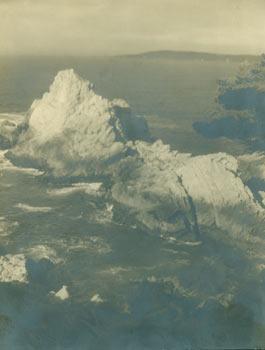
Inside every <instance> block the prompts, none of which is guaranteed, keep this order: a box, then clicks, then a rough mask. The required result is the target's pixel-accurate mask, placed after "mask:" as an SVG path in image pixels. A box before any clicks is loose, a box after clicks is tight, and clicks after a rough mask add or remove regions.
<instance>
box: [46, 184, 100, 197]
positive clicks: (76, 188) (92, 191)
mask: <svg viewBox="0 0 265 350" xmlns="http://www.w3.org/2000/svg"><path fill="white" fill-rule="evenodd" d="M102 189H103V184H102V183H101V182H94V183H85V182H80V183H75V184H72V185H71V186H70V187H63V188H56V189H52V190H48V191H47V193H48V194H49V195H51V196H67V195H71V194H73V193H79V192H84V193H86V194H88V195H92V196H98V195H100V194H101V193H102Z"/></svg>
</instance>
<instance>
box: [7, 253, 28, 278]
mask: <svg viewBox="0 0 265 350" xmlns="http://www.w3.org/2000/svg"><path fill="white" fill-rule="evenodd" d="M0 282H20V283H26V282H27V270H26V258H25V256H24V255H23V254H17V255H11V254H7V255H4V256H0Z"/></svg>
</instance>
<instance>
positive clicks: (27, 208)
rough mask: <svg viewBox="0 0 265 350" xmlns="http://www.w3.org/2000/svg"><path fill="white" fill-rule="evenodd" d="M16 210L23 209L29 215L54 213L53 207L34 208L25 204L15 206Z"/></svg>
mask: <svg viewBox="0 0 265 350" xmlns="http://www.w3.org/2000/svg"><path fill="white" fill-rule="evenodd" d="M15 208H18V209H21V210H23V211H25V212H28V213H48V212H50V211H52V208H51V207H33V206H31V205H28V204H25V203H18V204H16V205H15Z"/></svg>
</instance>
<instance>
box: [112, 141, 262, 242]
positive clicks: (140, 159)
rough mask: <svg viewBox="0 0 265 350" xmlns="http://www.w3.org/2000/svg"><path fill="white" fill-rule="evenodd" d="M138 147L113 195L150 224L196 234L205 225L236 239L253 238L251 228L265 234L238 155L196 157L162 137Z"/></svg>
mask: <svg viewBox="0 0 265 350" xmlns="http://www.w3.org/2000/svg"><path fill="white" fill-rule="evenodd" d="M134 147H135V150H136V152H137V156H133V157H128V158H127V159H125V160H123V161H121V163H120V165H119V171H118V172H117V173H116V174H117V175H116V184H115V185H114V186H113V188H112V195H113V197H114V198H115V199H116V200H117V201H119V202H121V203H123V204H124V205H127V206H128V207H130V208H132V209H133V211H134V212H136V216H137V218H138V220H139V221H141V222H142V223H144V224H145V225H146V226H147V227H149V228H150V229H152V230H158V231H160V232H161V231H166V232H176V231H179V230H188V231H192V232H194V233H195V235H196V236H197V237H199V236H200V231H201V228H203V227H206V226H207V227H217V228H219V229H222V230H225V231H229V232H231V233H232V234H233V235H234V237H235V238H237V239H241V238H242V239H243V240H245V239H251V238H250V237H249V235H250V234H251V233H252V234H253V235H254V236H259V237H260V236H262V234H263V227H264V226H263V225H264V223H265V211H264V209H263V207H262V206H261V205H260V204H259V203H258V202H257V201H256V199H255V197H254V195H253V193H252V192H251V191H250V189H249V187H248V186H246V185H245V184H244V183H243V181H242V180H241V178H240V176H239V175H240V174H239V164H238V161H237V160H236V159H235V158H234V157H232V156H229V155H227V154H224V153H219V154H211V155H206V156H197V157H192V156H191V155H189V154H181V153H178V152H176V151H174V152H173V151H170V149H169V147H168V146H165V145H163V144H162V143H161V142H159V141H158V142H156V143H154V144H151V145H150V144H147V143H144V142H136V143H135V146H134ZM118 179H119V180H118ZM254 236H253V237H252V238H253V240H255V238H254Z"/></svg>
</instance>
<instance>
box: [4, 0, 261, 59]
mask: <svg viewBox="0 0 265 350" xmlns="http://www.w3.org/2000/svg"><path fill="white" fill-rule="evenodd" d="M264 18H265V0H0V19H1V20H0V55H115V54H131V53H139V52H145V51H156V50H181V51H207V52H216V53H231V54H243V53H244V54H260V53H262V52H264V51H265V25H264V23H265V22H264Z"/></svg>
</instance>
